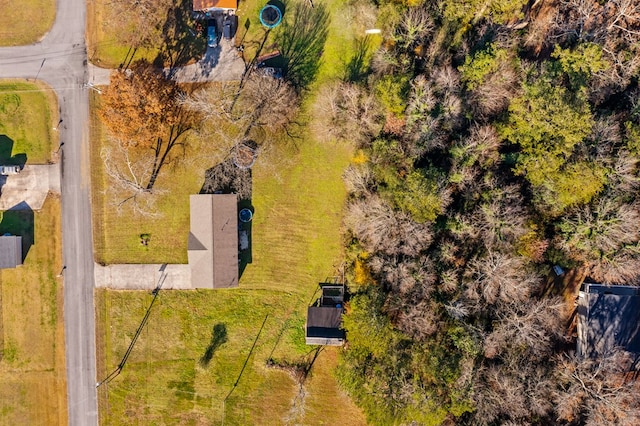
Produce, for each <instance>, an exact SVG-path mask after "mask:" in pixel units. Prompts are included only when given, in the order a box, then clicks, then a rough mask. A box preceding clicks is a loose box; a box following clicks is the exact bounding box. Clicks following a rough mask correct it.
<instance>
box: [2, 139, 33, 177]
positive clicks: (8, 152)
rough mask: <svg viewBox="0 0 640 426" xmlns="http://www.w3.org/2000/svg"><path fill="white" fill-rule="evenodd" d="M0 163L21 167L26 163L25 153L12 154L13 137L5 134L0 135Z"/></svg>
mask: <svg viewBox="0 0 640 426" xmlns="http://www.w3.org/2000/svg"><path fill="white" fill-rule="evenodd" d="M0 164H2V165H10V166H20V168H21V169H22V168H23V167H24V165H25V164H27V154H25V153H20V154H15V155H13V139H11V138H10V137H9V136H7V135H0Z"/></svg>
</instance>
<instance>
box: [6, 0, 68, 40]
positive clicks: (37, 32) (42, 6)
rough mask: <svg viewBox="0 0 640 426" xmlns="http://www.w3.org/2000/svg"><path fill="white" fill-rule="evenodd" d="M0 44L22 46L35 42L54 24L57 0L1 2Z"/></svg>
mask: <svg viewBox="0 0 640 426" xmlns="http://www.w3.org/2000/svg"><path fill="white" fill-rule="evenodd" d="M0 16H2V27H0V46H21V45H24V44H31V43H35V42H36V41H38V40H39V39H41V38H42V37H43V36H44V35H45V34H46V33H47V32H48V31H49V29H51V26H52V25H53V21H54V20H55V16H56V2H55V0H25V1H21V2H15V1H14V2H11V1H9V0H5V1H2V2H0Z"/></svg>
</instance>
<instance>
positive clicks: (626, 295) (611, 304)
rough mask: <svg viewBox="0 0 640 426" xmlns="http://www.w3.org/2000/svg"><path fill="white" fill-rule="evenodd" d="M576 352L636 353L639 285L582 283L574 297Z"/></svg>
mask: <svg viewBox="0 0 640 426" xmlns="http://www.w3.org/2000/svg"><path fill="white" fill-rule="evenodd" d="M577 333H578V343H577V352H578V355H580V356H582V357H587V358H594V359H597V358H600V357H605V356H607V355H609V354H610V353H611V352H612V351H614V350H622V351H624V352H627V353H628V354H630V355H634V358H635V357H637V355H640V287H638V286H624V285H603V284H588V283H585V284H584V287H583V290H582V291H581V292H580V294H579V297H578V324H577Z"/></svg>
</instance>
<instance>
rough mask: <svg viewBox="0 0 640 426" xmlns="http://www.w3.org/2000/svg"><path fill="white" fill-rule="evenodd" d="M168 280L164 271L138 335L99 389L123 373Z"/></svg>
mask: <svg viewBox="0 0 640 426" xmlns="http://www.w3.org/2000/svg"><path fill="white" fill-rule="evenodd" d="M166 278H167V273H166V272H165V271H164V270H163V271H162V274H161V275H160V279H159V280H158V286H157V287H156V288H155V289H154V290H153V299H152V300H151V304H150V305H149V307H148V308H147V312H146V313H145V314H144V318H142V322H140V325H139V326H138V329H137V330H136V334H135V335H134V336H133V339H131V343H130V344H129V347H128V348H127V351H126V352H125V354H124V356H123V357H122V360H121V361H120V363H119V364H118V366H117V367H116V369H115V370H113V371H112V372H111V373H109V375H108V376H107V377H106V378H105V379H104V380H102V381H101V382H98V383H97V384H96V387H97V388H99V387H100V386H102V385H103V384H105V383H109V382H111V381H112V380H113V379H115V378H116V377H118V375H119V374H120V373H121V372H122V369H123V368H124V366H125V364H126V363H127V359H129V355H131V352H132V351H133V347H134V346H135V344H136V341H137V340H138V337H140V334H142V330H143V329H144V326H145V325H146V324H147V320H148V319H149V315H151V308H152V307H153V304H154V303H155V301H156V299H157V298H158V295H159V294H160V289H161V288H162V284H164V281H165V279H166Z"/></svg>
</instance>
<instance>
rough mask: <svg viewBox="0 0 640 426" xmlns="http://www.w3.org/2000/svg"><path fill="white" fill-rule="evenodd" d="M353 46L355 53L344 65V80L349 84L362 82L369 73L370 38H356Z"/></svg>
mask: <svg viewBox="0 0 640 426" xmlns="http://www.w3.org/2000/svg"><path fill="white" fill-rule="evenodd" d="M354 44H355V52H354V54H353V56H352V57H351V58H350V59H349V61H348V62H347V63H346V64H345V80H346V81H348V82H351V83H357V82H359V81H362V79H363V78H364V77H366V75H367V73H368V71H369V64H368V62H369V61H368V55H369V48H370V45H371V44H370V38H369V36H364V37H358V38H356V40H355V43H354Z"/></svg>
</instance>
